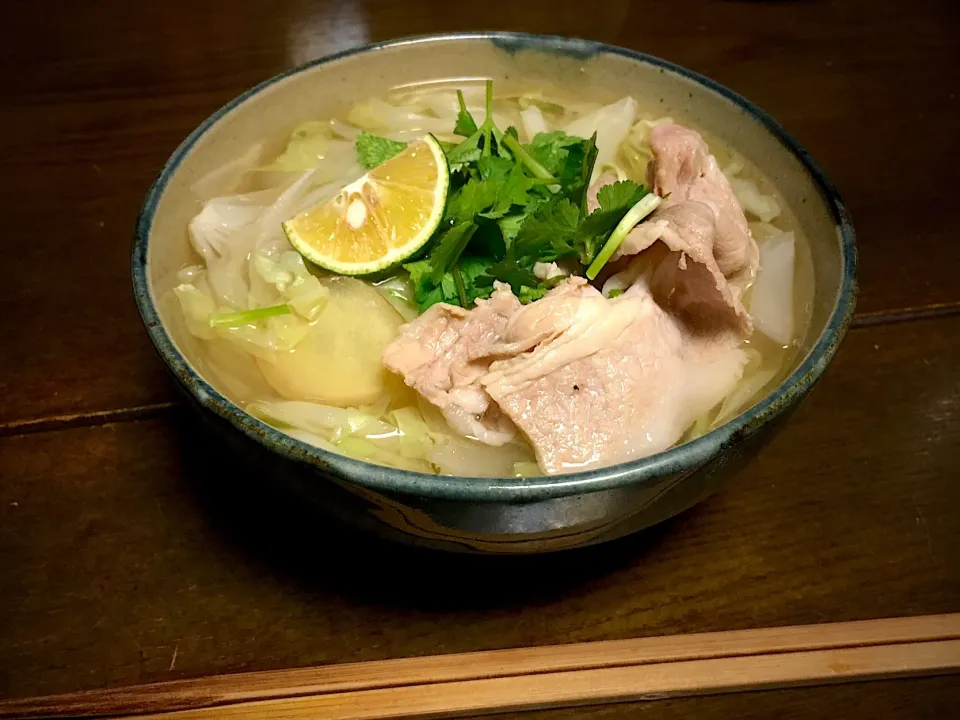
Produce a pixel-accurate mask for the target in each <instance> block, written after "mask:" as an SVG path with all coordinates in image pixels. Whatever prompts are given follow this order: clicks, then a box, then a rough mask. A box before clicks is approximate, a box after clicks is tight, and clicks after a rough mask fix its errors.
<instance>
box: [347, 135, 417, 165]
mask: <svg viewBox="0 0 960 720" xmlns="http://www.w3.org/2000/svg"><path fill="white" fill-rule="evenodd" d="M406 147H407V143H405V142H399V141H398V140H391V139H390V138H385V137H380V136H379V135H373V134H371V133H368V132H362V133H360V135H359V136H358V137H357V141H356V148H357V160H358V161H359V162H360V164H361V165H363V167H365V168H366V169H367V170H372V169H373V168H375V167H377V166H378V165H383V163H385V162H386V161H387V160H389V159H390V158H392V157H393V156H394V155H399V154H400V153H401V152H403V150H404V148H406Z"/></svg>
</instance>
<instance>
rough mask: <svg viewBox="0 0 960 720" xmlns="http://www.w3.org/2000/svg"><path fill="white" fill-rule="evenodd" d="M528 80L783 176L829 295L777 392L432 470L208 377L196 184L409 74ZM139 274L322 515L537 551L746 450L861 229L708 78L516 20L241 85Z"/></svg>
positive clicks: (281, 469)
mask: <svg viewBox="0 0 960 720" xmlns="http://www.w3.org/2000/svg"><path fill="white" fill-rule="evenodd" d="M481 77H484V78H486V77H490V78H493V79H494V81H495V82H497V81H505V82H510V81H511V80H517V79H521V80H522V81H523V82H524V84H528V83H529V84H530V85H536V84H537V83H546V84H550V85H553V86H560V87H563V88H564V89H565V90H566V91H567V92H569V93H574V94H576V93H582V94H583V95H584V96H587V97H590V98H591V99H601V100H603V99H606V98H610V99H615V98H618V97H621V96H623V95H628V94H629V95H632V96H634V97H635V98H637V99H638V100H640V101H641V107H643V106H652V105H655V106H656V107H657V108H659V109H658V111H657V112H658V113H659V114H662V115H670V116H672V117H673V118H674V119H675V120H677V121H678V122H682V123H689V124H691V125H692V126H694V127H696V128H699V129H702V130H704V131H706V132H708V133H709V134H711V135H712V136H714V137H717V138H720V139H722V140H723V141H724V142H726V143H727V144H728V145H730V146H731V147H734V148H736V150H737V151H738V152H739V153H741V154H742V155H744V156H745V157H746V158H747V159H748V160H749V161H750V162H751V163H753V164H754V165H755V166H756V167H757V168H758V169H759V170H760V172H762V173H763V174H764V175H765V176H766V177H767V178H768V179H769V181H770V182H772V183H773V184H775V185H776V187H777V189H778V190H779V191H780V193H781V194H782V196H783V197H784V199H785V200H786V202H787V205H788V207H789V208H791V210H792V212H793V214H794V216H795V218H796V221H797V223H798V224H799V226H800V227H801V228H802V229H803V231H804V233H805V235H806V236H807V238H808V240H809V245H810V253H811V262H812V267H813V273H814V277H815V284H816V292H815V294H814V297H813V300H812V307H811V308H810V315H811V322H810V329H809V331H808V332H807V336H806V337H805V338H804V339H803V340H802V349H801V352H800V354H799V356H798V358H797V360H796V362H795V366H794V367H793V368H792V369H791V371H790V373H789V374H788V375H787V377H786V378H785V379H784V380H783V382H781V383H780V385H779V386H778V387H776V388H775V389H774V390H773V391H772V392H771V393H770V394H769V395H767V397H765V398H764V399H763V400H761V401H760V402H759V403H757V404H756V405H754V406H753V407H751V408H750V409H748V410H746V411H745V412H743V413H742V414H741V415H739V416H738V417H736V418H735V419H733V420H731V421H730V422H728V423H727V424H725V425H723V426H722V427H719V428H717V429H715V430H713V431H712V432H710V433H708V434H706V435H704V436H702V437H700V438H698V439H696V440H694V441H692V442H689V443H686V444H684V445H681V446H679V447H675V448H672V449H670V450H667V451H665V452H663V453H660V454H657V455H654V456H652V457H647V458H643V459H640V460H636V461H633V462H629V463H625V464H622V465H617V466H614V467H608V468H602V469H598V470H592V471H589V472H581V473H573V474H569V475H560V476H550V477H541V478H482V477H476V478H465V477H448V476H434V475H425V474H420V473H415V472H409V471H403V470H395V469H391V468H386V467H382V466H379V465H372V464H369V463H365V462H362V461H359V460H354V459H352V458H348V457H345V456H340V455H334V454H331V453H328V452H325V451H323V450H320V449H318V448H315V447H313V446H310V445H307V444H305V443H302V442H300V441H298V440H295V439H294V438H291V437H289V436H287V435H284V434H283V433H281V432H279V431H277V430H275V429H274V428H271V427H270V426H268V425H266V424H264V423H263V422H261V421H260V420H257V419H256V418H254V417H252V416H251V415H249V414H247V413H246V412H244V411H243V410H242V409H241V408H240V407H239V406H237V405H236V404H234V403H233V402H231V401H230V400H229V399H228V398H227V397H225V395H224V394H223V393H221V392H220V391H219V390H218V389H217V388H215V387H214V386H213V385H212V384H211V383H210V382H209V381H208V380H207V379H205V377H204V368H203V359H202V357H200V355H199V354H198V353H197V352H196V349H195V346H193V345H192V343H191V341H190V339H189V338H188V337H184V334H183V333H178V332H177V331H176V330H175V325H176V323H174V322H173V321H172V320H173V318H172V316H171V313H172V309H171V307H170V306H164V305H163V303H161V302H160V298H161V297H162V287H161V285H162V279H163V278H165V277H170V276H172V274H173V273H175V271H176V270H177V269H178V268H180V267H181V266H183V265H184V264H186V263H187V262H189V261H190V249H189V244H188V238H187V225H188V223H189V221H190V219H191V218H192V217H193V216H194V215H195V214H196V213H197V212H198V211H199V208H200V203H199V200H198V198H197V197H196V196H195V195H194V194H193V191H192V190H191V188H192V186H193V184H194V183H195V182H196V181H197V180H198V179H199V178H203V177H208V176H209V175H210V172H211V171H212V170H214V169H216V168H219V167H222V166H225V165H227V164H229V163H230V162H231V161H234V160H235V159H236V158H237V157H239V156H241V155H243V153H244V152H245V151H247V150H248V149H249V148H250V147H251V146H252V145H253V144H254V143H256V142H258V141H260V140H262V139H263V138H271V137H276V138H279V137H284V136H285V134H286V133H289V131H290V130H291V129H292V128H293V127H294V126H295V125H296V124H297V123H299V122H301V121H303V120H306V119H311V118H323V117H330V116H333V115H336V114H339V113H342V112H343V111H344V110H345V109H346V108H348V107H349V106H350V104H351V103H353V102H355V101H357V100H360V99H363V98H366V97H370V96H375V95H380V94H383V93H384V92H386V91H387V90H389V89H392V88H395V87H397V86H402V85H409V84H413V83H422V82H428V81H436V80H441V79H443V80H445V79H476V78H481ZM132 273H133V286H134V293H135V298H136V302H137V305H138V307H139V310H140V314H141V317H142V318H143V321H144V324H145V325H146V328H147V332H148V334H149V336H150V339H151V340H152V342H153V343H154V345H155V346H156V348H157V350H158V352H159V353H160V356H161V357H162V358H163V360H164V362H165V363H166V365H167V367H168V369H169V370H170V372H171V373H172V375H173V376H174V377H175V378H176V380H177V382H178V383H179V385H180V386H181V387H182V389H183V390H184V391H185V393H186V395H187V397H188V398H189V399H190V402H191V404H192V405H193V406H194V407H195V408H196V409H197V411H198V412H199V414H200V416H201V417H202V418H203V419H204V421H205V422H206V424H207V425H208V426H209V427H210V428H211V429H212V430H213V431H214V432H215V433H216V435H217V436H219V437H220V438H221V439H222V444H221V445H219V446H218V447H216V448H215V449H213V450H211V452H232V453H235V454H237V455H239V456H240V457H243V458H246V459H249V462H251V463H254V464H255V466H256V467H258V468H260V469H261V470H260V471H261V472H262V473H263V476H264V482H271V483H277V484H280V485H283V486H286V487H287V488H290V489H292V490H293V491H294V492H296V493H298V494H299V495H300V496H302V497H303V498H305V499H308V500H309V501H311V502H315V503H316V506H317V508H318V511H319V512H325V513H328V514H332V515H334V516H336V517H338V518H340V519H341V520H343V521H345V522H347V523H348V524H350V525H352V526H354V527H357V528H362V529H364V530H369V531H372V532H375V533H378V534H380V535H382V536H385V537H387V538H390V539H394V540H399V541H402V542H407V543H413V544H416V545H421V546H426V547H431V548H438V549H444V550H454V551H461V552H480V553H507V554H511V553H537V552H546V551H553V550H560V549H566V548H573V547H578V546H584V545H590V544H595V543H599V542H604V541H607V540H611V539H614V538H617V537H621V536H623V535H626V534H628V533H632V532H635V531H637V530H640V529H642V528H645V527H649V526H651V525H653V524H656V523H658V522H661V521H662V520H665V519H667V518H669V517H671V516H673V515H675V514H677V513H679V512H681V511H683V510H684V509H686V508H689V507H690V506H691V505H693V504H694V503H696V502H698V501H699V500H701V499H702V498H704V497H705V496H707V495H708V494H710V493H711V492H712V491H713V490H714V489H715V488H716V487H717V486H718V485H719V483H721V482H722V481H723V480H724V479H725V478H726V477H728V476H730V475H731V474H732V473H734V472H736V471H737V469H738V468H740V467H742V466H743V465H744V464H745V463H747V462H749V461H750V459H751V458H752V457H754V456H755V454H756V453H757V451H758V450H759V449H760V448H761V447H762V446H763V444H764V443H765V442H766V441H767V440H769V438H770V437H771V436H772V434H773V433H774V432H775V431H776V428H777V427H779V426H780V425H781V424H782V421H783V420H785V419H786V418H787V416H788V415H789V414H790V412H791V411H792V410H793V409H794V408H795V407H796V406H797V404H798V403H799V402H800V401H801V400H802V399H803V397H804V396H805V395H806V394H807V393H808V392H809V391H810V389H811V388H812V387H813V385H814V384H815V383H816V382H817V380H818V379H819V378H820V376H821V375H822V373H823V372H824V370H825V369H826V367H827V365H828V364H829V362H830V361H831V359H832V358H833V356H834V354H835V353H836V350H837V347H838V344H839V343H840V341H841V339H842V338H843V335H844V333H845V332H846V329H847V327H848V325H849V323H850V320H851V318H852V315H853V310H854V304H855V298H856V245H855V239H854V232H853V227H852V224H851V222H850V219H849V217H848V215H847V213H846V210H845V209H844V206H843V204H842V202H841V201H840V198H839V196H838V195H837V193H836V191H835V190H834V189H833V187H832V185H831V184H830V183H829V181H828V180H827V179H826V178H825V177H824V176H823V173H822V172H821V171H820V170H819V168H818V167H817V166H816V164H815V163H814V162H813V161H812V160H811V158H810V157H809V156H808V155H807V153H806V152H805V151H804V150H803V149H802V148H801V147H800V146H799V145H798V144H797V143H796V142H795V141H794V140H793V139H792V138H791V137H790V136H789V135H788V134H787V133H786V132H785V131H784V130H783V128H781V127H780V126H779V125H778V124H777V123H776V122H775V121H774V120H773V119H772V118H771V117H770V116H769V115H767V114H766V113H765V112H763V111H762V110H760V109H759V108H757V107H756V106H754V105H753V104H751V103H750V102H749V101H747V100H745V99H744V98H742V97H740V96H738V95H737V94H735V93H734V92H732V91H730V90H728V89H726V88H724V87H722V86H720V85H718V84H717V83H715V82H713V81H711V80H709V79H708V78H705V77H702V76H700V75H697V74H695V73H693V72H690V71H689V70H686V69H684V68H681V67H678V66H676V65H673V64H670V63H668V62H665V61H663V60H659V59H657V58H654V57H650V56H647V55H643V54H640V53H636V52H633V51H630V50H625V49H622V48H617V47H612V46H609V45H603V44H600V43H595V42H589V41H584V40H576V39H568V38H559V37H551V36H538V35H524V34H516V33H503V32H478V33H464V34H451V35H435V36H426V37H417V38H409V39H402V40H397V41H392V42H387V43H381V44H378V45H371V46H367V47H363V48H360V49H357V50H351V51H348V52H344V53H340V54H338V55H334V56H331V57H327V58H323V59H320V60H317V61H314V62H311V63H308V64H306V65H304V66H302V67H299V68H296V69H294V70H291V71H290V72H287V73H284V74H283V75H280V76H278V77H275V78H272V79H270V80H267V81H266V82H264V83H262V84H261V85H259V86H257V87H255V88H253V89H252V90H250V91H248V92H246V93H244V94H243V95H241V96H240V97H238V98H237V99H235V100H233V101H232V102H230V103H228V104H227V105H225V106H224V107H223V108H221V109H220V110H218V111H217V112H216V113H214V115H213V116H211V117H210V118H209V119H208V120H207V121H205V122H204V123H203V124H202V125H200V127H198V128H197V129H196V130H195V131H194V132H193V133H192V134H191V135H190V136H189V137H188V138H187V139H186V140H185V141H184V142H183V143H182V144H181V145H180V147H179V148H177V150H176V151H175V152H174V154H173V155H172V156H171V158H170V160H169V161H168V162H167V164H166V165H165V166H164V168H163V170H162V171H161V173H160V175H159V177H158V178H157V180H156V182H155V183H154V185H153V187H152V188H151V189H150V191H149V193H148V195H147V198H146V201H145V203H144V206H143V209H142V211H141V214H140V217H139V219H138V222H137V227H136V234H135V238H134V249H133V263H132Z"/></svg>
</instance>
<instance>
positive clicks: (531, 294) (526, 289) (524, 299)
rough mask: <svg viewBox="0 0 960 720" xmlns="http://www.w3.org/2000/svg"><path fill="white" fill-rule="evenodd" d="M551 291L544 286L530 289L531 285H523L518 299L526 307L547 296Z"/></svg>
mask: <svg viewBox="0 0 960 720" xmlns="http://www.w3.org/2000/svg"><path fill="white" fill-rule="evenodd" d="M549 290H550V288H548V287H543V286H537V287H530V286H529V285H521V286H520V292H519V293H518V294H517V299H518V300H520V302H521V303H523V304H524V305H526V304H527V303H531V302H533V301H534V300H539V299H540V298H542V297H543V296H544V295H546V294H547V292H549Z"/></svg>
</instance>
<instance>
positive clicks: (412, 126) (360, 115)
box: [347, 98, 450, 133]
mask: <svg viewBox="0 0 960 720" xmlns="http://www.w3.org/2000/svg"><path fill="white" fill-rule="evenodd" d="M347 121H348V122H350V123H352V124H354V125H356V126H357V127H360V128H363V129H364V130H369V131H371V132H377V131H382V130H386V129H391V130H418V131H421V133H423V132H431V133H449V132H450V121H449V120H443V119H440V118H435V117H430V116H429V115H424V114H422V113H418V112H415V111H413V110H411V109H410V108H407V107H397V106H396V105H392V104H390V103H388V102H385V101H383V100H380V99H379V98H370V99H369V100H364V101H363V102H359V103H357V104H356V105H354V106H353V107H352V108H351V109H350V112H349V113H348V114H347Z"/></svg>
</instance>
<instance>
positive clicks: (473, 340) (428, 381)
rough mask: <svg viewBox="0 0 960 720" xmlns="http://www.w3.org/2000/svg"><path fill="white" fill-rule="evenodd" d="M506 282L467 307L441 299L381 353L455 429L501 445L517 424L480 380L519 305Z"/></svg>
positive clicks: (500, 349)
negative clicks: (488, 295) (489, 294)
mask: <svg viewBox="0 0 960 720" xmlns="http://www.w3.org/2000/svg"><path fill="white" fill-rule="evenodd" d="M520 307H521V306H520V302H519V300H517V298H516V297H515V296H514V295H513V293H512V292H511V291H510V287H509V286H508V285H502V284H499V283H498V284H497V288H496V290H495V291H494V293H493V295H492V296H491V297H490V299H489V300H478V301H477V307H476V308H474V309H473V310H465V309H463V308H461V307H457V306H455V305H447V304H445V303H439V304H437V305H433V306H431V307H430V308H429V309H427V311H426V312H424V313H423V314H422V315H421V316H420V317H418V318H416V319H415V320H413V321H412V322H409V323H407V324H406V325H404V326H402V327H401V328H400V334H399V336H398V337H397V339H396V340H394V341H393V342H392V343H391V344H390V345H389V346H387V348H386V350H385V351H384V353H383V364H384V365H385V366H386V367H387V369H389V370H391V371H393V372H395V373H398V374H399V375H401V376H402V377H403V379H404V382H405V383H406V384H407V385H409V386H410V387H412V388H413V389H414V390H416V391H417V392H419V393H420V394H421V395H422V396H423V397H424V398H426V399H427V400H429V401H430V402H431V403H433V404H434V405H436V406H437V407H438V408H439V409H440V411H441V412H442V413H443V415H444V417H445V418H446V420H447V422H448V423H449V424H450V426H451V427H452V428H453V429H454V430H455V431H457V432H459V433H461V434H463V435H465V436H468V437H474V438H476V439H477V440H480V441H481V442H484V443H486V444H488V445H503V444H505V443H507V442H509V441H510V440H511V439H512V438H513V437H514V435H515V434H516V433H515V429H514V427H513V425H512V424H511V423H510V421H509V420H507V419H506V418H505V417H503V415H502V413H501V412H500V411H499V408H498V407H497V406H496V405H495V404H492V403H491V402H490V396H489V395H488V394H487V392H486V391H485V390H484V389H483V387H482V386H481V385H480V384H479V382H478V380H479V379H480V377H481V376H482V375H484V374H485V373H486V372H487V368H488V366H489V365H490V363H491V361H492V360H493V359H494V358H495V357H497V354H498V353H510V352H516V351H517V350H515V349H512V348H505V347H504V342H503V337H504V332H505V330H506V328H507V323H508V321H509V319H510V317H511V316H512V315H514V314H515V313H516V312H517V311H518V310H519V309H520Z"/></svg>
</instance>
